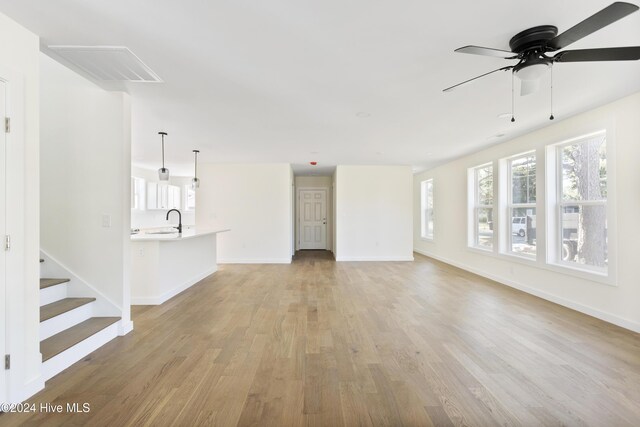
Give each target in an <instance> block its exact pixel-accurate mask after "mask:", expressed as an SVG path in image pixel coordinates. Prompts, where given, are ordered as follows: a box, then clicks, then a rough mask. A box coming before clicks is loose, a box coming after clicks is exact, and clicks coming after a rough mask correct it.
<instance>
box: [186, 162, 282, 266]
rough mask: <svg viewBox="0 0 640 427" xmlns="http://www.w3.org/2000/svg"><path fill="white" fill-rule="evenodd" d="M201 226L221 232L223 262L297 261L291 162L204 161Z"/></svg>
mask: <svg viewBox="0 0 640 427" xmlns="http://www.w3.org/2000/svg"><path fill="white" fill-rule="evenodd" d="M198 174H199V175H200V176H199V178H200V180H201V181H200V188H199V189H198V192H197V194H196V200H197V202H196V203H197V210H196V227H198V228H213V229H222V228H230V229H231V231H230V232H227V233H222V234H220V235H219V236H218V262H219V263H289V262H291V252H292V248H291V244H292V241H293V236H292V222H293V218H292V203H293V200H292V195H291V188H292V187H291V186H292V182H291V167H290V165H289V164H287V163H279V164H201V165H199V166H198Z"/></svg>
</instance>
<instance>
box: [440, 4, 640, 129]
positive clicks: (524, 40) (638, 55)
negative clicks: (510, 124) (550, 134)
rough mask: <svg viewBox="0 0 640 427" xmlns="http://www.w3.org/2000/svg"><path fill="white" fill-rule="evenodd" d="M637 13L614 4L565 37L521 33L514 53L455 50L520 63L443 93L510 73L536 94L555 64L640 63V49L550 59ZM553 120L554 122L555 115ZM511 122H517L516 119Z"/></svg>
mask: <svg viewBox="0 0 640 427" xmlns="http://www.w3.org/2000/svg"><path fill="white" fill-rule="evenodd" d="M637 10H638V6H636V5H635V4H630V3H624V2H615V3H613V4H611V5H609V6H607V7H605V8H604V9H602V10H601V11H600V12H598V13H596V14H595V15H592V16H590V17H589V18H587V19H585V20H584V21H582V22H580V23H578V24H577V25H575V26H573V27H572V28H570V29H568V30H567V31H565V32H564V33H562V34H558V28H557V27H555V26H553V25H541V26H537V27H533V28H529V29H527V30H524V31H521V32H519V33H518V34H516V35H515V36H513V37H512V38H511V40H510V41H509V47H510V48H511V51H507V50H500V49H491V48H486V47H480V46H464V47H461V48H459V49H456V50H455V52H460V53H470V54H474V55H484V56H493V57H496V58H504V59H510V60H517V61H518V63H517V64H515V65H509V66H506V67H502V68H498V69H497V70H493V71H489V72H488V73H485V74H482V75H480V76H477V77H474V78H472V79H469V80H465V81H464V82H462V83H458V84H456V85H453V86H451V87H448V88H446V89H444V90H443V92H450V91H452V90H454V89H457V88H458V87H460V86H463V85H465V84H467V83H470V82H473V81H475V80H477V79H479V78H481V77H484V76H488V75H489V74H492V73H495V72H498V71H509V70H511V72H512V78H513V76H517V77H518V78H519V79H520V80H521V82H522V83H521V87H520V95H528V94H529V93H533V92H535V91H536V90H537V88H538V86H539V82H540V78H541V77H542V75H543V74H544V73H545V72H546V71H547V70H548V69H549V68H551V66H552V65H553V64H555V63H556V62H560V63H562V62H586V61H634V60H638V59H640V46H628V47H610V48H604V49H580V50H565V51H562V52H559V53H556V54H555V55H553V56H548V55H547V54H548V53H549V52H555V51H558V50H560V49H564V48H565V47H567V46H569V45H570V44H571V43H573V42H576V41H578V40H580V39H581V38H583V37H586V36H588V35H589V34H591V33H594V32H596V31H598V30H600V29H602V28H604V27H606V26H607V25H609V24H612V23H614V22H616V21H617V20H619V19H621V18H624V17H625V16H627V15H629V14H631V13H633V12H635V11H637ZM512 84H513V81H512ZM512 87H513V86H512ZM550 118H551V119H553V114H552V115H551V117H550ZM512 121H514V119H513V117H512Z"/></svg>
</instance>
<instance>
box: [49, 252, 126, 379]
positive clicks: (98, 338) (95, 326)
mask: <svg viewBox="0 0 640 427" xmlns="http://www.w3.org/2000/svg"><path fill="white" fill-rule="evenodd" d="M44 261H45V260H44V259H40V263H41V264H42V263H44ZM70 281H71V280H70V279H67V278H41V279H40V353H41V354H42V373H43V376H44V379H45V381H46V380H48V379H50V378H51V377H53V376H54V375H57V374H58V373H60V372H62V371H63V370H65V369H66V368H68V367H69V366H71V365H72V364H74V363H75V362H77V361H79V360H80V359H82V358H83V357H85V356H87V355H88V354H89V353H91V352H93V351H95V350H96V349H98V348H100V347H101V346H103V345H104V344H106V343H107V342H109V341H111V340H112V339H114V338H115V337H117V336H118V322H119V321H120V317H96V316H94V312H95V311H96V310H95V305H96V298H93V297H90V298H87V297H77V296H73V297H70V296H69V295H68V294H69V285H70Z"/></svg>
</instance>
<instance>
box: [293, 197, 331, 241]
mask: <svg viewBox="0 0 640 427" xmlns="http://www.w3.org/2000/svg"><path fill="white" fill-rule="evenodd" d="M299 197H300V199H299V203H298V205H299V211H298V218H299V221H300V228H299V230H298V238H299V241H300V243H299V246H298V247H299V248H300V249H327V191H326V190H300V193H299Z"/></svg>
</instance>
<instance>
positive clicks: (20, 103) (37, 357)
mask: <svg viewBox="0 0 640 427" xmlns="http://www.w3.org/2000/svg"><path fill="white" fill-rule="evenodd" d="M1 61H2V60H1V59H0V62H1ZM0 80H2V81H3V82H4V83H5V85H6V99H5V104H6V114H7V117H10V118H11V132H10V133H8V134H6V149H5V150H6V151H5V153H6V154H5V155H6V157H5V161H6V163H7V164H6V169H5V170H6V178H5V186H6V191H5V199H6V211H5V214H6V217H5V221H6V223H5V227H6V228H5V230H6V234H9V235H11V250H10V251H7V252H5V256H6V258H5V259H6V278H5V290H4V291H5V297H6V298H5V304H6V306H5V307H4V310H5V331H4V332H5V335H4V350H5V354H9V355H11V368H10V369H9V370H4V366H0V370H2V371H3V372H4V375H6V376H5V377H4V378H5V379H6V383H5V389H4V390H3V391H4V396H5V402H6V403H19V402H21V401H24V400H25V399H26V398H27V397H29V396H31V395H33V394H35V393H36V392H38V391H39V390H41V389H42V388H43V387H44V381H42V377H41V375H40V364H41V363H42V356H41V354H40V352H39V351H38V350H39V347H38V343H39V341H40V339H39V336H38V334H37V331H38V329H37V328H38V324H39V319H38V309H39V305H40V304H39V287H38V282H37V278H38V270H39V268H40V267H39V263H38V260H39V251H38V246H35V247H33V246H30V245H31V243H32V242H33V240H30V241H27V239H28V238H29V239H32V238H33V237H32V234H29V233H27V232H26V228H27V227H26V226H27V225H29V227H28V228H29V229H30V233H35V234H39V225H40V221H39V218H40V212H39V191H40V189H39V185H38V183H39V168H38V166H37V158H38V156H39V150H36V151H34V148H33V144H29V142H30V141H32V140H33V139H34V138H36V139H37V138H38V135H35V136H34V135H33V134H30V138H31V139H30V140H29V141H28V140H27V128H26V125H25V123H26V122H25V116H26V115H27V110H26V108H27V105H26V99H25V97H26V96H27V93H26V91H25V80H26V77H25V75H24V74H22V73H21V72H20V71H18V70H15V69H13V68H11V67H10V66H9V67H6V66H5V64H3V63H0ZM2 120H3V123H2V125H4V118H3V119H2ZM2 130H3V131H4V129H2ZM31 131H33V130H31ZM34 159H35V160H34ZM27 170H28V174H27ZM34 182H35V185H34ZM28 183H29V186H30V188H31V190H30V191H29V196H27V192H26V191H25V189H26V187H27V184H28ZM34 188H35V189H34ZM34 199H35V200H34ZM34 204H35V206H34ZM27 205H29V206H27ZM28 208H29V209H28ZM2 239H3V240H4V236H2ZM3 243H4V241H3ZM2 250H4V248H2ZM0 356H1V357H2V359H3V361H4V354H0Z"/></svg>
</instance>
